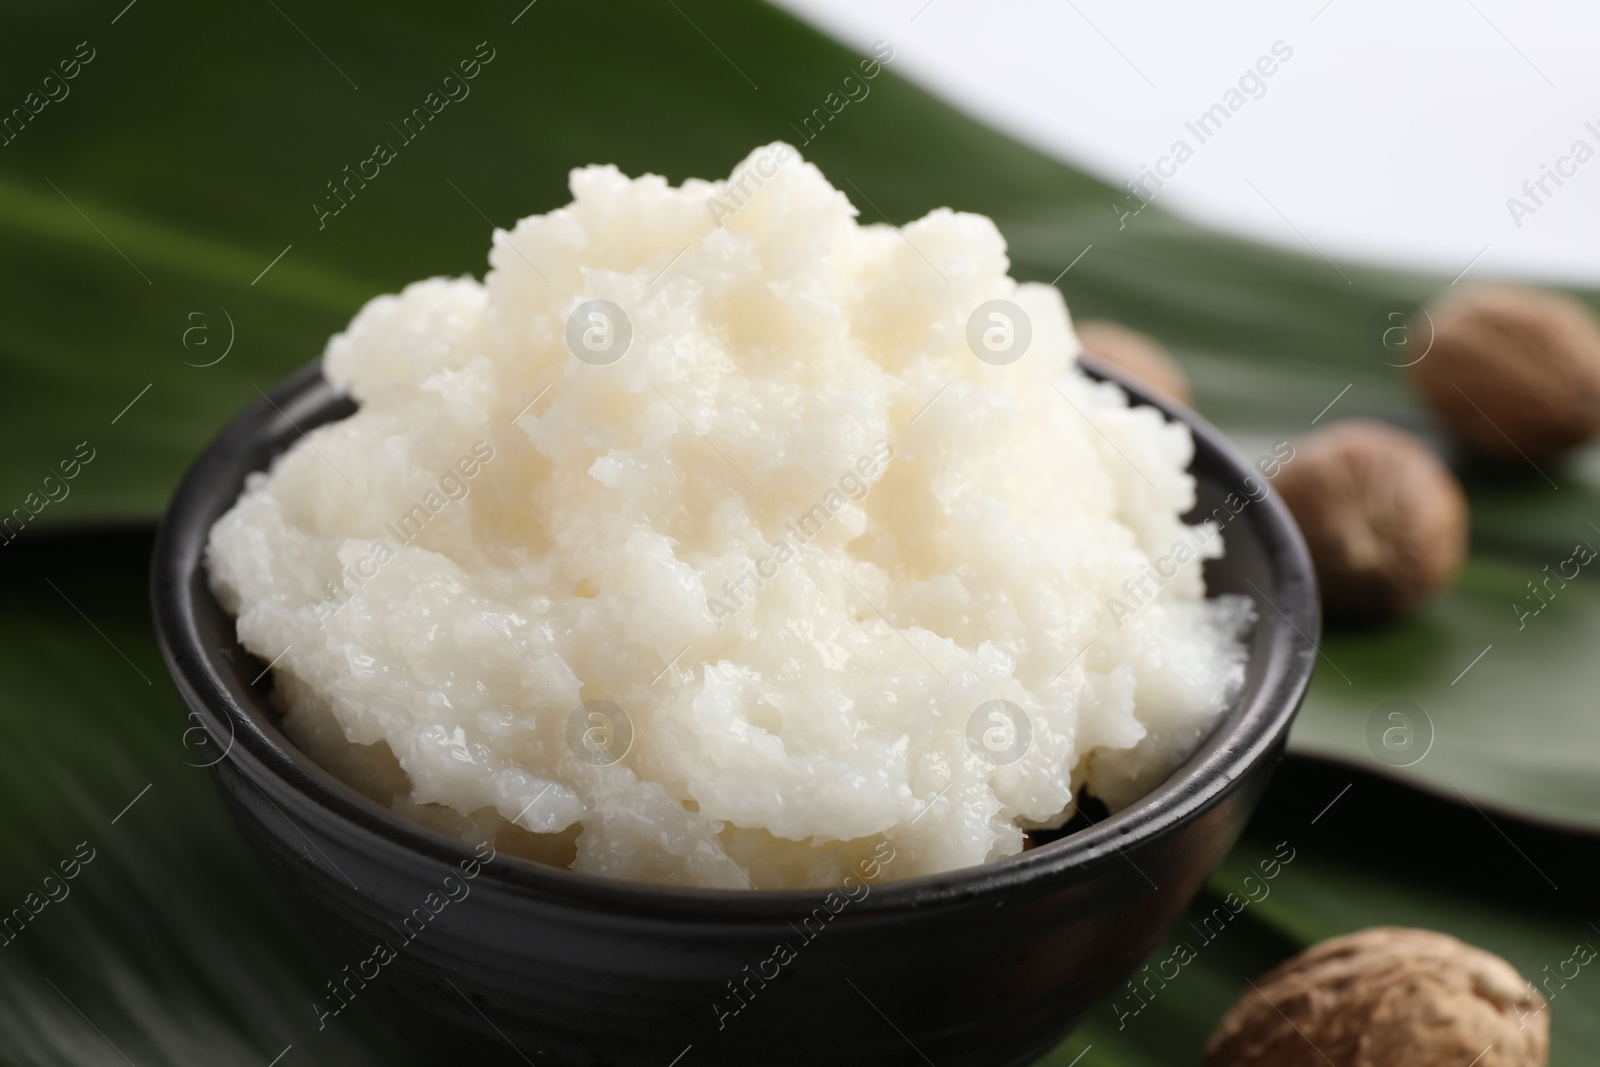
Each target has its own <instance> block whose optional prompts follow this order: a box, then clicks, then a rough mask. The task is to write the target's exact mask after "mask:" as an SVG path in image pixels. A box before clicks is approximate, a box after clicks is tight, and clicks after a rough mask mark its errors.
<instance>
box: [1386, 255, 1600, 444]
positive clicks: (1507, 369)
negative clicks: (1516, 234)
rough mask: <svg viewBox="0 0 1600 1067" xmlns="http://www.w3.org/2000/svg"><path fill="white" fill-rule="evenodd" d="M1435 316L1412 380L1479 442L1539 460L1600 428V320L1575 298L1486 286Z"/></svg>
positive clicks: (1469, 439) (1439, 307)
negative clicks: (1431, 334) (1430, 334)
mask: <svg viewBox="0 0 1600 1067" xmlns="http://www.w3.org/2000/svg"><path fill="white" fill-rule="evenodd" d="M1428 319H1429V320H1431V322H1432V326H1433V343H1432V345H1431V347H1429V348H1428V349H1427V350H1426V355H1424V356H1423V357H1422V358H1421V359H1419V360H1418V361H1417V362H1416V363H1415V364H1413V365H1412V366H1411V371H1410V373H1411V378H1412V381H1413V382H1415V383H1416V386H1417V388H1418V389H1419V390H1420V391H1421V392H1422V395H1423V398H1424V399H1425V400H1426V401H1427V402H1428V405H1429V406H1430V407H1431V408H1433V410H1434V411H1436V412H1438V414H1439V417H1440V418H1441V419H1443V420H1444V422H1445V423H1446V425H1448V426H1449V427H1450V429H1451V431H1452V432H1454V433H1455V434H1456V436H1458V437H1460V438H1461V440H1462V441H1463V442H1465V443H1466V444H1468V445H1470V446H1471V447H1472V448H1473V449H1475V450H1477V451H1478V452H1481V453H1483V454H1484V455H1486V456H1489V457H1491V458H1494V459H1497V460H1500V461H1502V462H1506V463H1520V462H1523V461H1527V462H1531V463H1538V462H1539V461H1540V460H1542V459H1546V458H1548V457H1550V456H1552V455H1554V454H1555V453H1557V452H1560V451H1561V450H1562V449H1565V448H1570V447H1572V446H1573V445H1576V444H1580V443H1582V442H1584V441H1587V440H1589V439H1590V438H1591V437H1593V436H1594V435H1595V434H1596V433H1597V432H1600V321H1597V320H1596V319H1595V316H1594V315H1593V314H1592V313H1591V312H1590V311H1589V309H1588V308H1586V307H1584V306H1583V305H1582V304H1580V303H1578V302H1577V301H1576V300H1573V299H1572V298H1571V297H1566V296H1561V295H1558V294H1555V293H1545V292H1538V291H1536V290H1533V289H1518V288H1512V287H1509V286H1497V287H1492V288H1481V289H1475V290H1469V291H1467V292H1465V293H1461V294H1460V295H1458V296H1453V297H1448V298H1446V299H1444V300H1441V301H1439V302H1437V303H1435V304H1434V305H1433V306H1431V307H1429V308H1428ZM1418 331H1420V333H1419V335H1420V336H1424V337H1425V336H1427V333H1426V323H1422V324H1418Z"/></svg>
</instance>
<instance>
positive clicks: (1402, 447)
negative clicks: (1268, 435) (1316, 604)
mask: <svg viewBox="0 0 1600 1067" xmlns="http://www.w3.org/2000/svg"><path fill="white" fill-rule="evenodd" d="M1272 485H1273V488H1275V489H1276V490H1277V491H1278V492H1279V493H1280V494H1282V496H1283V502H1284V503H1285V504H1286V505H1288V507H1289V510H1290V511H1291V512H1292V513H1293V514H1294V517H1295V521H1296V522H1298V523H1299V524H1300V531H1301V533H1303V534H1304V535H1305V539H1306V545H1307V547H1308V548H1310V550H1311V562H1312V563H1313V564H1314V565H1315V567H1316V570H1317V582H1318V584H1319V585H1320V586H1321V587H1322V603H1323V608H1324V609H1325V610H1326V611H1327V613H1328V614H1329V615H1331V616H1335V617H1342V618H1347V619H1383V618H1394V617H1397V616H1399V615H1403V614H1404V613H1406V612H1407V611H1410V610H1411V609H1412V608H1414V607H1416V606H1417V605H1418V604H1420V603H1421V602H1422V601H1424V600H1426V599H1427V598H1428V597H1429V596H1431V595H1432V594H1433V593H1435V592H1437V591H1438V590H1439V589H1441V588H1443V587H1444V586H1445V585H1447V584H1448V583H1449V582H1450V580H1451V579H1452V578H1454V577H1455V574H1456V572H1457V571H1458V570H1460V569H1461V561H1462V559H1463V558H1464V557H1465V556H1466V551H1467V502H1466V497H1465V496H1464V495H1463V494H1462V492H1461V487H1460V486H1459V485H1458V484H1457V483H1456V480H1455V476H1454V475H1452V474H1451V473H1450V471H1449V470H1448V469H1447V468H1446V467H1445V465H1444V464H1443V463H1441V462H1440V461H1439V459H1438V457H1437V456H1435V455H1434V454H1433V453H1432V452H1430V451H1429V450H1428V449H1427V447H1426V446H1424V445H1423V444H1422V442H1420V441H1418V440H1417V439H1416V438H1414V437H1412V436H1411V435H1410V434H1408V433H1405V432H1403V431H1401V430H1397V429H1395V428H1394V427H1392V426H1387V425H1385V424H1383V423H1381V422H1373V421H1371V420H1368V419H1352V420H1350V421H1348V422H1340V423H1335V424H1334V425H1332V426H1329V427H1328V428H1327V429H1324V430H1319V431H1317V432H1316V433H1313V434H1311V435H1309V436H1307V437H1304V438H1302V439H1301V440H1298V441H1296V442H1295V443H1294V455H1293V457H1292V458H1291V459H1290V460H1289V461H1288V462H1286V463H1285V464H1284V465H1283V468H1282V470H1281V471H1280V472H1279V473H1278V476H1277V478H1276V479H1274V480H1273V483H1272Z"/></svg>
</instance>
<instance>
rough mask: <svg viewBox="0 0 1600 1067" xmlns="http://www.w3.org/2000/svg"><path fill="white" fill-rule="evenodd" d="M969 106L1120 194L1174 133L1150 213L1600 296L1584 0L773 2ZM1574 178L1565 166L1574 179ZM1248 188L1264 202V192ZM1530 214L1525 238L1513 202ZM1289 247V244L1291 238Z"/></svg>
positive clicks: (1594, 44) (1598, 182)
mask: <svg viewBox="0 0 1600 1067" xmlns="http://www.w3.org/2000/svg"><path fill="white" fill-rule="evenodd" d="M776 2H777V3H778V5H779V6H780V7H783V8H785V9H787V10H789V11H790V12H791V13H793V14H795V15H797V16H799V17H801V18H802V19H805V20H806V21H808V22H810V23H812V24H813V25H815V26H817V27H818V28H820V29H822V30H823V31H825V32H827V33H829V34H830V35H832V36H834V37H836V38H838V39H840V40H842V41H845V42H846V43H848V44H851V45H853V46H855V47H856V48H858V49H862V50H865V49H867V48H868V47H869V46H870V45H871V43H872V42H873V41H875V40H878V39H883V40H886V41H888V42H889V43H890V44H892V45H893V46H894V48H895V53H896V54H895V58H894V62H893V64H892V69H893V70H895V71H896V72H897V73H899V74H901V75H902V76H905V77H908V78H910V79H911V80H912V81H914V82H916V83H918V84H920V85H921V86H923V87H924V88H926V89H928V90H930V91H931V92H933V93H934V94H935V95H937V96H939V97H941V98H943V99H944V100H946V101H948V102H949V103H951V104H953V105H955V106H956V107H958V108H960V109H961V110H963V111H966V112H967V113H969V114H971V115H973V116H975V117H977V118H979V119H981V120H983V121H985V122H987V123H988V124H990V125H992V126H996V127H998V128H1000V129H1003V130H1005V131H1006V132H1008V133H1010V134H1012V135H1013V136H1016V137H1018V138H1019V139H1021V140H1023V141H1026V142H1028V143H1030V144H1032V145H1033V146H1035V147H1036V148H1039V149H1041V150H1043V151H1044V152H1046V153H1047V154H1050V155H1053V156H1055V157H1057V158H1060V159H1062V160H1065V161H1067V162H1069V163H1072V164H1075V165H1077V166H1079V167H1082V168H1084V169H1086V170H1088V171H1090V172H1092V173H1094V174H1096V175H1098V176H1100V177H1102V178H1105V179H1108V180H1110V181H1111V182H1112V183H1113V184H1121V183H1122V182H1124V181H1127V180H1129V179H1130V178H1134V177H1137V176H1138V174H1139V171H1140V165H1141V164H1153V163H1154V162H1155V161H1156V159H1157V158H1158V157H1160V156H1162V155H1165V154H1167V152H1168V150H1169V149H1170V147H1171V146H1172V143H1173V141H1174V140H1175V139H1177V138H1179V137H1182V138H1183V139H1184V140H1187V141H1188V142H1189V144H1190V145H1191V146H1195V147H1197V151H1196V155H1195V157H1194V158H1193V159H1192V160H1190V161H1188V162H1187V163H1186V164H1184V165H1183V166H1182V167H1181V168H1180V169H1179V172H1178V174H1177V176H1176V177H1174V178H1173V179H1171V180H1170V181H1168V182H1167V184H1166V186H1165V187H1164V188H1163V189H1162V190H1161V191H1160V192H1159V194H1158V197H1157V199H1156V202H1157V203H1159V204H1160V205H1162V206H1163V207H1166V208H1167V209H1169V210H1172V211H1176V212H1178V213H1179V214H1182V215H1185V216H1187V217H1189V218H1192V219H1196V220H1199V221H1202V222H1206V223H1208V224H1210V225H1213V226H1218V227H1221V228H1224V229H1228V230H1231V231H1233V232H1236V233H1241V234H1244V235H1248V236H1252V237H1255V238H1258V239H1261V240H1265V241H1270V242H1274V243H1277V244H1281V245H1283V246H1285V247H1290V248H1298V249H1299V250H1301V251H1305V252H1308V253H1309V252H1311V251H1312V248H1313V247H1314V248H1315V249H1317V250H1320V251H1321V252H1322V253H1324V254H1326V255H1329V256H1333V257H1346V258H1350V259H1356V260H1363V261H1367V262H1375V263H1386V264H1393V265H1400V266H1416V267H1423V268H1427V269H1431V270H1435V271H1438V272H1442V273H1444V274H1447V275H1451V276H1454V275H1456V274H1457V272H1460V271H1463V270H1466V269H1467V268H1468V267H1469V264H1470V265H1471V268H1470V270H1471V275H1470V276H1471V277H1473V278H1475V279H1484V278H1488V277H1491V276H1496V275H1499V276H1516V277H1522V278H1530V279H1542V280H1551V281H1567V282H1573V283H1588V284H1600V158H1596V159H1593V160H1590V161H1589V162H1587V164H1585V165H1583V166H1581V167H1578V169H1577V174H1576V176H1574V177H1570V178H1566V179H1564V181H1565V183H1566V184H1565V185H1564V186H1562V187H1560V188H1557V187H1556V186H1555V185H1554V183H1550V184H1549V185H1548V186H1547V188H1548V189H1549V190H1550V191H1551V192H1552V194H1553V195H1551V196H1549V197H1544V194H1542V193H1541V194H1540V196H1541V198H1543V199H1544V201H1545V202H1544V204H1543V205H1542V206H1537V205H1534V203H1533V201H1532V200H1530V199H1528V198H1527V196H1526V194H1525V193H1523V192H1522V189H1521V186H1522V183H1523V182H1524V181H1527V180H1530V179H1537V178H1538V177H1539V176H1540V175H1541V164H1548V165H1551V166H1554V165H1555V164H1556V163H1557V161H1558V159H1559V158H1560V157H1562V156H1564V155H1567V154H1569V153H1570V152H1571V150H1572V147H1573V143H1574V142H1575V141H1577V140H1579V139H1583V140H1585V141H1587V142H1588V143H1589V145H1590V147H1591V148H1592V149H1594V150H1596V151H1597V152H1600V134H1596V133H1592V132H1590V131H1588V130H1586V129H1585V127H1584V123H1585V121H1586V120H1587V121H1593V122H1594V124H1595V127H1596V129H1597V130H1600V4H1596V3H1594V2H1593V0H1589V2H1588V3H1582V4H1580V3H1579V2H1577V0H1567V2H1562V0H1520V2H1519V0H1399V2H1393V0H1391V2H1381V0H1331V2H1329V0H1279V2H1276V3H1269V2H1264V0H1225V2H1224V0H1210V2H1205V3H1202V2H1191V0H1158V2H1143V3H1129V2H1126V0H1120V2H1119V0H932V2H931V3H929V2H928V0H776ZM1279 40H1281V41H1283V42H1285V44H1287V45H1288V46H1289V47H1291V48H1293V49H1294V56H1293V58H1292V59H1291V60H1289V61H1288V62H1286V63H1284V64H1282V66H1281V67H1280V69H1279V70H1278V72H1277V73H1276V74H1275V75H1274V76H1273V77H1272V78H1271V79H1269V80H1268V82H1267V84H1268V91H1267V93H1266V95H1265V96H1263V97H1262V98H1261V99H1259V100H1250V101H1249V102H1248V103H1247V104H1246V105H1245V106H1244V107H1243V108H1242V109H1240V110H1239V112H1238V113H1237V114H1234V115H1233V116H1232V117H1231V118H1230V120H1229V121H1228V122H1227V123H1226V124H1225V127H1224V129H1223V130H1222V131H1221V132H1220V133H1219V134H1218V135H1216V136H1215V137H1213V138H1212V139H1211V140H1209V141H1208V142H1206V143H1205V144H1204V145H1199V144H1198V142H1197V141H1196V139H1195V138H1194V137H1193V136H1192V135H1191V134H1189V133H1188V132H1187V131H1186V130H1185V129H1184V122H1185V121H1192V120H1194V119H1195V118H1196V117H1197V116H1198V115H1199V114H1201V113H1202V112H1204V111H1205V110H1206V109H1207V108H1208V107H1210V106H1211V105H1212V104H1213V103H1216V102H1218V101H1219V100H1220V99H1221V97H1222V94H1223V93H1224V92H1225V91H1226V90H1227V89H1229V88H1230V87H1232V86H1234V85H1235V83H1236V82H1237V80H1238V78H1239V75H1240V74H1241V73H1243V72H1244V71H1245V69H1246V68H1247V67H1249V66H1251V65H1252V64H1254V63H1255V61H1256V59H1257V58H1258V57H1260V56H1262V55H1266V54H1268V52H1269V50H1270V49H1271V46H1272V44H1273V43H1274V42H1275V41H1279ZM1572 165H1573V164H1571V163H1568V164H1566V167H1567V169H1571V168H1572ZM1252 185H1253V186H1254V188H1252ZM1511 196H1518V197H1521V198H1523V199H1524V200H1525V202H1527V203H1528V204H1529V206H1537V211H1536V213H1535V214H1533V215H1529V216H1524V217H1523V218H1522V219H1521V222H1522V225H1521V226H1520V227H1519V226H1518V225H1517V224H1516V222H1515V221H1514V220H1513V218H1512V215H1511V212H1510V210H1509V208H1508V206H1507V198H1509V197H1511ZM1297 231H1298V232H1297Z"/></svg>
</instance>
